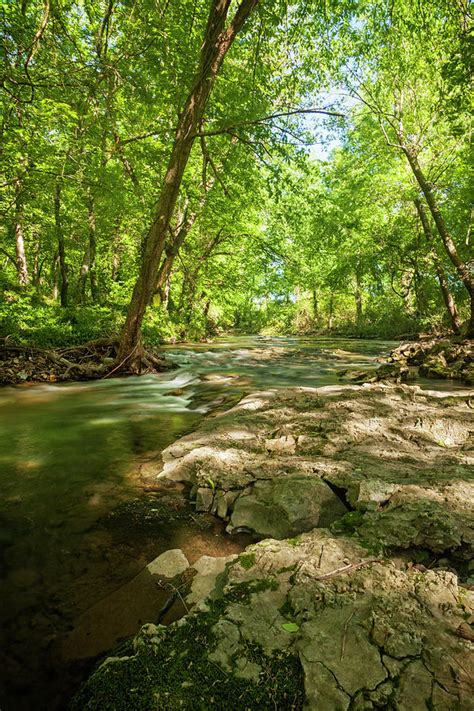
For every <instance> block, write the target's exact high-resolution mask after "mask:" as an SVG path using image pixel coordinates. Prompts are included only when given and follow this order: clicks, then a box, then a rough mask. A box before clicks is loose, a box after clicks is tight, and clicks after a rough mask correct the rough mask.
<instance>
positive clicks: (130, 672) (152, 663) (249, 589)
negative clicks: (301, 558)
mask: <svg viewBox="0 0 474 711" xmlns="http://www.w3.org/2000/svg"><path fill="white" fill-rule="evenodd" d="M271 582H272V583H273V584H274V585H276V587H278V583H277V581H276V580H272V581H271ZM270 587H273V585H270ZM267 588H268V584H267V581H254V583H253V584H252V583H250V584H247V585H245V584H239V585H235V586H233V587H232V589H231V590H230V592H228V593H227V594H226V595H224V597H221V598H218V599H217V600H215V601H211V602H210V604H209V606H210V610H209V612H205V613H199V614H197V615H190V616H189V617H187V618H185V620H183V622H182V623H181V625H180V626H178V627H176V626H171V627H168V628H159V630H160V636H159V639H158V641H157V644H156V645H152V644H149V645H148V646H147V648H146V649H144V650H141V649H140V650H138V653H136V654H135V655H133V652H132V651H131V650H130V648H127V647H126V648H125V649H123V650H117V651H116V653H117V656H120V657H122V661H118V662H117V661H116V662H112V663H109V664H108V665H107V667H105V668H104V667H102V668H100V667H99V669H98V670H97V671H96V672H95V673H94V674H92V675H91V677H90V678H89V679H88V680H87V681H86V683H85V684H84V685H83V686H82V688H81V690H80V691H79V693H78V694H77V695H76V697H75V698H74V700H73V702H72V704H71V706H70V708H71V711H75V710H76V709H77V711H79V710H80V711H95V710H97V711H99V709H100V710H101V711H102V709H105V708H107V709H114V710H115V711H121V710H122V709H123V711H125V710H127V711H128V710H129V709H131V708H133V709H137V710H138V709H139V710H140V711H152V710H154V709H157V708H159V709H163V711H168V710H169V711H174V709H177V708H182V709H188V710H189V711H191V709H192V710H193V711H194V709H197V710H199V711H207V710H208V709H210V708H214V709H222V711H224V710H227V709H230V708H242V709H257V708H258V709H265V710H267V709H268V711H271V710H273V709H274V708H287V709H293V710H294V711H297V709H301V708H302V707H303V702H304V684H303V670H302V667H301V663H300V661H299V659H298V657H297V656H296V655H294V654H292V653H291V651H281V650H280V651H278V652H277V653H276V654H275V655H274V656H273V657H267V656H266V655H265V654H264V653H263V652H262V650H261V649H260V647H258V646H257V645H252V644H250V643H248V642H247V643H245V653H246V659H247V660H249V661H251V662H252V663H254V664H257V665H258V666H259V667H260V669H261V671H260V676H259V679H258V682H256V681H253V680H249V679H248V678H239V677H238V676H235V675H234V674H233V673H226V672H225V671H224V670H223V669H222V668H221V667H220V666H219V665H218V664H215V663H213V662H211V661H210V660H209V659H208V655H209V653H210V652H212V651H213V650H214V649H215V647H216V646H217V640H216V639H215V636H214V634H213V631H212V626H213V625H214V624H215V623H216V622H218V620H219V619H220V615H221V614H222V613H223V612H224V611H225V609H226V608H227V606H228V605H229V603H231V602H236V601H238V602H241V603H248V602H249V600H250V596H251V594H252V593H253V592H258V591H261V590H264V589H267ZM289 626H290V627H291V629H290V630H288V631H289V632H293V627H294V625H293V624H291V623H289ZM130 654H132V655H133V656H129V655H130ZM234 661H235V664H237V658H236V659H235V660H234Z"/></svg>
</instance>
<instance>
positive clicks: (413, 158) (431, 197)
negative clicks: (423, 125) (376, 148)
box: [399, 137, 474, 338]
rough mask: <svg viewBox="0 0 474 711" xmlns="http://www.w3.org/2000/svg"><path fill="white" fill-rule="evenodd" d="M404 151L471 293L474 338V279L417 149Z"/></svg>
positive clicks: (469, 333) (469, 330) (470, 326)
mask: <svg viewBox="0 0 474 711" xmlns="http://www.w3.org/2000/svg"><path fill="white" fill-rule="evenodd" d="M399 138H400V137H399ZM403 152H404V153H405V156H406V158H407V160H408V163H409V164H410V168H411V169H412V171H413V175H414V176H415V178H416V180H417V182H418V185H419V186H420V188H421V191H422V193H423V195H424V196H425V199H426V202H427V204H428V207H429V209H430V213H431V215H432V217H433V220H434V223H435V225H436V228H437V230H438V232H439V236H440V237H441V240H442V242H443V245H444V248H445V250H446V253H447V255H448V257H449V258H450V260H451V262H452V264H453V265H454V267H455V268H456V271H457V273H458V274H459V278H460V279H461V281H462V283H463V284H464V286H465V287H466V290H467V292H468V294H469V300H470V319H469V323H468V326H467V336H468V338H474V279H473V277H472V276H471V275H470V273H469V269H468V267H467V264H466V263H465V262H464V261H463V260H462V259H461V257H460V256H459V253H458V251H457V249H456V245H455V244H454V240H453V238H452V236H451V233H450V232H449V229H448V226H447V225H446V222H445V221H444V217H443V215H442V213H441V210H440V208H439V205H438V203H437V201H436V197H435V194H434V192H433V187H432V185H431V183H430V182H429V181H428V180H427V179H426V177H425V175H424V173H423V171H422V169H421V166H420V163H419V161H418V156H417V154H416V151H415V150H414V149H413V148H412V147H410V146H403Z"/></svg>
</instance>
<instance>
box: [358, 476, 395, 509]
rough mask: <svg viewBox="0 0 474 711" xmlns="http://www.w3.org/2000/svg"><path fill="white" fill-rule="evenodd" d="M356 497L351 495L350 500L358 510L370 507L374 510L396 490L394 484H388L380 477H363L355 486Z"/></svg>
mask: <svg viewBox="0 0 474 711" xmlns="http://www.w3.org/2000/svg"><path fill="white" fill-rule="evenodd" d="M355 488H356V489H357V490H358V491H357V498H356V497H352V500H351V502H352V503H353V505H354V506H355V507H356V508H357V509H360V510H363V511H364V510H367V509H372V510H374V511H375V510H376V509H377V508H378V507H379V505H380V504H383V503H385V502H386V501H388V500H389V499H390V497H391V495H392V494H393V492H394V491H396V489H397V487H396V485H395V484H388V483H387V482H386V481H382V480H381V479H364V480H362V481H361V482H360V483H359V484H358V485H356V487H355Z"/></svg>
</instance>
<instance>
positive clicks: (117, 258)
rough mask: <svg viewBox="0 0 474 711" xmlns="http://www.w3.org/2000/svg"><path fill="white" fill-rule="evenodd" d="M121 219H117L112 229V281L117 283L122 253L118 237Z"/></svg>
mask: <svg viewBox="0 0 474 711" xmlns="http://www.w3.org/2000/svg"><path fill="white" fill-rule="evenodd" d="M121 222H122V220H121V218H117V219H116V221H115V227H114V238H113V251H114V254H113V257H112V274H111V277H112V281H118V280H119V276H120V262H121V256H122V251H123V245H122V238H121V235H120V226H121Z"/></svg>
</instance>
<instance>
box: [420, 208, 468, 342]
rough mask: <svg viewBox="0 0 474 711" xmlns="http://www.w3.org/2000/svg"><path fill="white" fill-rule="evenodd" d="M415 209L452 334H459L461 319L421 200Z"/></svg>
mask: <svg viewBox="0 0 474 711" xmlns="http://www.w3.org/2000/svg"><path fill="white" fill-rule="evenodd" d="M415 207H416V209H417V212H418V216H419V218H420V222H421V225H422V227H423V232H424V235H425V238H426V241H427V243H428V245H429V248H430V254H431V259H432V261H433V264H434V268H435V270H436V276H437V278H438V282H439V288H440V289H441V293H442V295H443V301H444V304H445V306H446V310H447V312H448V314H449V319H450V321H451V327H452V329H453V331H454V333H459V331H460V330H461V319H460V318H459V312H458V308H457V306H456V302H455V300H454V297H453V295H452V293H451V290H450V288H449V283H448V279H447V277H446V272H445V271H444V269H443V265H442V264H441V260H440V259H439V257H438V255H437V253H436V250H435V248H434V244H433V242H434V240H433V232H432V230H431V225H430V222H429V220H428V215H427V214H426V211H425V208H424V206H423V203H422V202H421V200H419V199H416V200H415Z"/></svg>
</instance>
